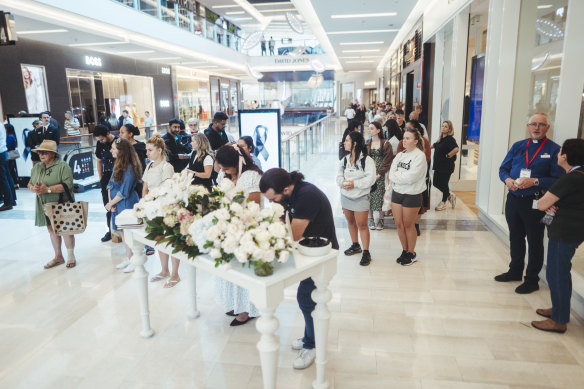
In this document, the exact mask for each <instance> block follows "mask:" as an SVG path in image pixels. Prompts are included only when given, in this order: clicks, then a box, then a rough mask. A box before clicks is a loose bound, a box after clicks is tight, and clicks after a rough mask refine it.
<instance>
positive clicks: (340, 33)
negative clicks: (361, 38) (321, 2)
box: [327, 28, 399, 35]
mask: <svg viewBox="0 0 584 389" xmlns="http://www.w3.org/2000/svg"><path fill="white" fill-rule="evenodd" d="M398 31H399V30H397V29H395V28H391V29H388V30H353V31H332V32H327V34H328V35H342V34H374V33H378V32H398Z"/></svg>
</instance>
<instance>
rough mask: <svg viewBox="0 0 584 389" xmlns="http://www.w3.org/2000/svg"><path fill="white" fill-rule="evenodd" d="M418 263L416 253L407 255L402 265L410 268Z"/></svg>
mask: <svg viewBox="0 0 584 389" xmlns="http://www.w3.org/2000/svg"><path fill="white" fill-rule="evenodd" d="M416 261H417V259H416V253H406V256H405V257H404V259H402V261H401V262H400V264H401V265H402V266H410V265H411V264H412V263H414V262H416Z"/></svg>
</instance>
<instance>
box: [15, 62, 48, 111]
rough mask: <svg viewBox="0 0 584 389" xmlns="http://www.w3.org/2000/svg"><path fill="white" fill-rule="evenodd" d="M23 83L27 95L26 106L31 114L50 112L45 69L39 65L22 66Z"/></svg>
mask: <svg viewBox="0 0 584 389" xmlns="http://www.w3.org/2000/svg"><path fill="white" fill-rule="evenodd" d="M20 68H21V71H22V82H23V84H24V92H25V94H26V105H27V107H28V113H29V114H39V113H41V112H44V111H48V110H49V95H48V94H47V79H46V76H45V67H44V66H39V65H24V64H21V65H20Z"/></svg>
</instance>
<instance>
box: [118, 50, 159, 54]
mask: <svg viewBox="0 0 584 389" xmlns="http://www.w3.org/2000/svg"><path fill="white" fill-rule="evenodd" d="M150 53H155V51H154V50H142V51H118V52H116V53H112V54H150Z"/></svg>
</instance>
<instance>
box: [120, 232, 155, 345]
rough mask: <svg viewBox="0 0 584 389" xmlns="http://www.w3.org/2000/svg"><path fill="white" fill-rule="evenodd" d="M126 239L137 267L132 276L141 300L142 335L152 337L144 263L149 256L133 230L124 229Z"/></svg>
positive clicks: (146, 275)
mask: <svg viewBox="0 0 584 389" xmlns="http://www.w3.org/2000/svg"><path fill="white" fill-rule="evenodd" d="M124 239H126V242H127V244H128V245H129V246H130V247H131V248H132V251H133V252H134V255H133V256H132V264H133V265H134V266H135V267H136V268H135V269H134V275H133V276H132V278H134V279H135V280H136V285H137V287H138V300H139V301H140V315H141V316H142V331H141V332H140V335H142V336H143V337H144V338H150V337H151V336H152V335H154V330H153V329H152V328H150V309H149V307H148V272H147V271H146V269H145V268H144V264H145V263H146V261H147V260H148V257H147V256H146V255H145V254H144V244H142V243H140V242H138V241H137V240H135V239H133V236H132V231H131V230H125V231H124Z"/></svg>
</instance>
